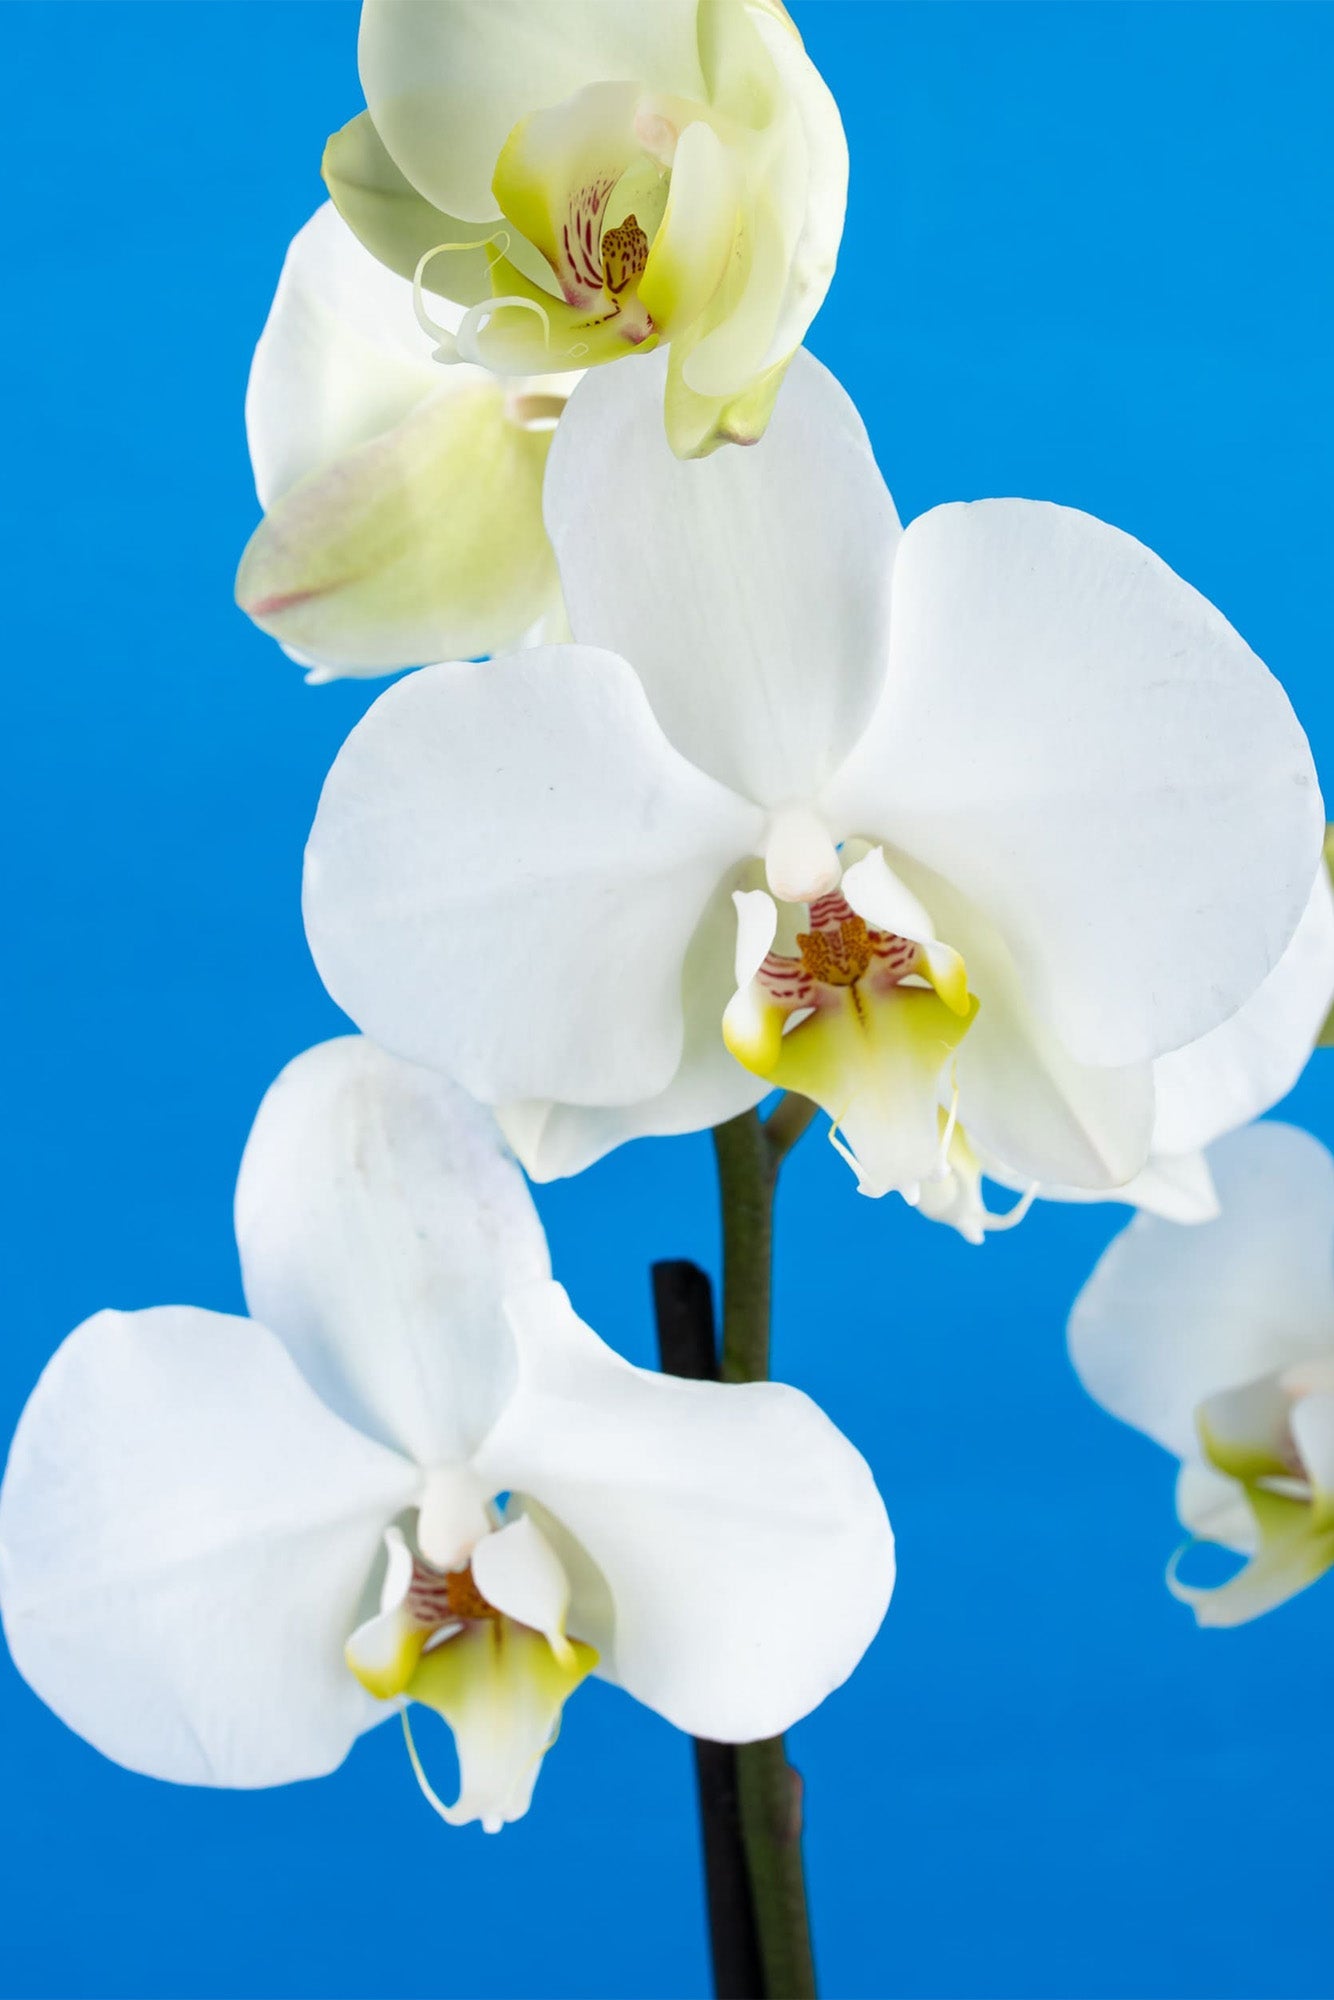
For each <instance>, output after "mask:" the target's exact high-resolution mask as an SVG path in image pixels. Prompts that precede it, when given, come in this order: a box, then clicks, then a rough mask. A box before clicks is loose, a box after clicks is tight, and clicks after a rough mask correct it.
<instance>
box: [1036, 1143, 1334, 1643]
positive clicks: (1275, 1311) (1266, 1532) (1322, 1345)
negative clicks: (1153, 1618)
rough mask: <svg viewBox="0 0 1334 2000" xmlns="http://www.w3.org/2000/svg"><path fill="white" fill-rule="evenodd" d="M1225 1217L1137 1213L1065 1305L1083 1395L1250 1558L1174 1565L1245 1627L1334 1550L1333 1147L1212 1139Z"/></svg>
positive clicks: (1187, 1504)
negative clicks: (1200, 1568) (1194, 1221)
mask: <svg viewBox="0 0 1334 2000" xmlns="http://www.w3.org/2000/svg"><path fill="white" fill-rule="evenodd" d="M1209 1160H1210V1165H1211V1167H1212V1170H1213V1174H1214V1177H1215V1180H1216V1182H1217V1185H1218V1194H1219V1201H1220V1204H1221V1211H1222V1212H1221V1215H1220V1216H1219V1219H1218V1220H1217V1221H1215V1222H1207V1223H1203V1224H1202V1225H1201V1226H1200V1227H1199V1228H1197V1229H1178V1228H1177V1227H1176V1226H1175V1225H1174V1224H1172V1223H1170V1222H1164V1221H1161V1220H1159V1218H1158V1217H1156V1216H1151V1215H1139V1216H1136V1218H1135V1220H1134V1221H1133V1222H1132V1223H1131V1224H1130V1226H1129V1228H1128V1229H1126V1230H1125V1231H1123V1233H1122V1234H1121V1235H1120V1236H1119V1237H1117V1239H1116V1240H1115V1242H1114V1243H1112V1245H1111V1246H1110V1248H1109V1249H1108V1250H1107V1251H1106V1252H1105V1253H1104V1254H1103V1257H1102V1259H1101V1261H1100V1262H1099V1264H1098V1266H1097V1269H1096V1270H1095V1271H1094V1273H1093V1276H1092V1277H1091V1278H1090V1279H1089V1281H1088V1284H1087V1285H1086V1286H1085V1287H1084V1290H1083V1291H1082V1292H1081V1294H1080V1296H1079V1299H1078V1301H1077V1303H1076V1305H1075V1309H1074V1312H1073V1313H1072V1315H1071V1319H1070V1356H1071V1359H1072V1360H1073V1362H1074V1365H1075V1369H1076V1371H1077V1372H1078V1375H1079V1378H1080V1380H1081V1381H1082V1383H1083V1384H1084V1387H1085V1388H1086V1389H1087V1390H1088V1392H1089V1394H1090V1395H1091V1396H1093V1397H1094V1398H1095V1399H1096V1400H1097V1401H1098V1402H1100V1403H1101V1404H1102V1405H1103V1406H1104V1407H1105V1408H1106V1409H1108V1410H1110V1411H1111V1412H1112V1414H1113V1416H1117V1417H1120V1418H1121V1419H1122V1420H1123V1421H1124V1422H1125V1423H1128V1424H1133V1425H1134V1426H1135V1427H1136V1429H1138V1430H1142V1431H1145V1432H1147V1434H1148V1435H1149V1436H1150V1437H1151V1438H1154V1439H1156V1441H1157V1442H1158V1443H1159V1444H1161V1445H1163V1446H1164V1447H1165V1448H1166V1450H1168V1451H1170V1452H1171V1453H1172V1454H1173V1455H1174V1456H1175V1457H1177V1458H1179V1459H1180V1460H1181V1473H1180V1476H1179V1478H1178V1481H1177V1512H1178V1513H1179V1514H1180V1516H1181V1521H1182V1524H1183V1525H1184V1526H1185V1528H1186V1529H1187V1530H1188V1531H1189V1533H1190V1534H1191V1535H1192V1536H1193V1537H1196V1538H1198V1539H1199V1540H1200V1541H1204V1542H1214V1543H1218V1544H1219V1545H1221V1546H1222V1547H1223V1548H1226V1549H1232V1550H1234V1551H1235V1552H1236V1553H1238V1554H1240V1555H1244V1556H1246V1557H1247V1558H1248V1560H1247V1562H1246V1564H1245V1566H1244V1567H1243V1568H1242V1569H1241V1570H1240V1571H1239V1572H1238V1573H1237V1574H1236V1575H1235V1576H1234V1577H1233V1578H1232V1579H1231V1580H1230V1581H1228V1582H1226V1583H1223V1584H1220V1585H1217V1586H1215V1587H1213V1588H1210V1589H1206V1588H1202V1587H1201V1586H1199V1585H1196V1584H1188V1583H1185V1582H1183V1581H1182V1580H1181V1578H1180V1576H1179V1575H1178V1573H1177V1571H1178V1564H1177V1561H1174V1562H1173V1564H1172V1566H1171V1568H1170V1569H1169V1572H1168V1581H1169V1583H1170V1585H1171V1587H1172V1589H1173V1591H1174V1592H1175V1594H1176V1595H1177V1596H1178V1597H1180V1598H1182V1599H1183V1600H1184V1601H1185V1602H1186V1603H1187V1604H1189V1605H1191V1606H1192V1607H1193V1609H1194V1612H1195V1616H1196V1618H1197V1619H1198V1620H1199V1622H1200V1624H1201V1625H1240V1624H1242V1623H1244V1622H1245V1621H1246V1620H1247V1619H1250V1618H1256V1617H1258V1616H1259V1615H1260V1614H1261V1613H1262V1612H1265V1611H1270V1610H1272V1609H1273V1608H1274V1606H1275V1605H1278V1604H1282V1603H1283V1602H1284V1600H1285V1599H1287V1598H1289V1597H1291V1596H1292V1595H1293V1594H1294V1593H1295V1592H1296V1591H1298V1590H1302V1589H1304V1588H1305V1586H1306V1585H1307V1584H1309V1583H1314V1582H1315V1580H1316V1579H1317V1577H1320V1576H1323V1574H1324V1573H1325V1571H1326V1570H1327V1569H1328V1568H1330V1566H1331V1564H1334V1160H1331V1158H1330V1156H1329V1154H1328V1153H1327V1152H1326V1150H1325V1148H1324V1147H1323V1146H1322V1145H1320V1144H1319V1143H1318V1141H1317V1140H1315V1139H1313V1138H1311V1137H1310V1136H1309V1134H1307V1133H1305V1132H1299V1131H1297V1130H1296V1129H1295V1128H1294V1127H1293V1126H1290V1125H1277V1124H1260V1125H1253V1126H1250V1127H1249V1128H1248V1129H1247V1130H1245V1131H1242V1132H1234V1133H1232V1134H1230V1135H1229V1136H1228V1137H1227V1138H1226V1139H1222V1140H1220V1141H1219V1143H1218V1144H1217V1145H1216V1146H1215V1147H1213V1148H1212V1150H1211V1152H1210V1155H1209Z"/></svg>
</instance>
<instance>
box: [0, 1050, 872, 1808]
mask: <svg viewBox="0 0 1334 2000" xmlns="http://www.w3.org/2000/svg"><path fill="white" fill-rule="evenodd" d="M236 1221H237V1238H238V1242H239V1245H240V1251H241V1264H242V1271H243V1275H244V1280H245V1291H246V1299H247V1303H248V1305H249V1308H250V1311H251V1314H252V1315H253V1316H252V1317H251V1318H249V1319H237V1318H230V1317H228V1316H226V1315H224V1314H221V1313H213V1312H205V1311H202V1310H199V1309H197V1308H194V1307H189V1306H166V1307H162V1308H159V1309H157V1310H155V1311H149V1312H131V1313H120V1312H103V1313H99V1314H97V1315H96V1317H94V1318H93V1319H91V1320H88V1321H86V1322H85V1324H84V1325H82V1326H81V1327H79V1328H78V1329H77V1331H76V1332H74V1333H72V1334H71V1335H70V1336H69V1338H68V1339H67V1340H66V1341H65V1342H64V1344H63V1346H62V1347H61V1348H60V1349H59V1350H58V1352H57V1353H56V1355H55V1357H54V1359H53V1360H52V1361H51V1363H50V1365H49V1366H48V1368H47V1369H46V1372H45V1373H44V1374H43V1376H42V1378H41V1380H40V1382H39V1383H38V1385H37V1388H36V1389H35V1390H34V1392H33V1395H32V1398H31V1400H30V1401H29V1403H28V1406H27V1408H26V1410H25V1412H24V1414H23V1416H22V1418H21V1420H20V1422H19V1426H18V1431H17V1434H16V1436H15V1439H14V1443H13V1447H12V1449H11V1452H10V1457H9V1465H8V1469H7V1471H6V1474H5V1479H4V1485H3V1488H2V1489H0V1611H2V1612H3V1619H4V1627H5V1632H6V1636H7V1638H8V1641H9V1646H10V1650H11V1652H12V1654H13V1657H14V1661H15V1664H16V1665H17V1667H18V1669H19V1671H20V1672H21V1673H22V1674H23V1675H24V1676H25V1678H26V1679H27V1680H28V1681H29V1682H30V1684H31V1685H32V1686H33V1688H35V1689H36V1691H37V1693H38V1694H39V1695H40V1696H41V1697H42V1699H43V1700H44V1701H46V1702H47V1703H48V1704H49V1705H50V1706H51V1707H52V1708H53V1709H54V1710H55V1711H56V1713H57V1714H58V1715H59V1716H61V1717H62V1719H63V1720H64V1721H65V1722H67V1723H68V1724H69V1726H70V1727H71V1728H73V1729H75V1730H77V1731H78V1732H79V1734H80V1735H82V1736H84V1737H86V1738H87V1739H88V1740H89V1742H91V1743H93V1744H94V1745H96V1747H97V1748H98V1749H99V1750H101V1751H103V1752H104V1753H105V1754H106V1755H107V1756H109V1757H112V1758H114V1759H115V1760H116V1761H117V1762H118V1763H121V1764H124V1765H128V1766H129V1767H130V1768H131V1769H132V1770H136V1771H142V1772H146V1773H147V1774H148V1775H150V1776H153V1777H158V1778H168V1779H174V1780H177V1781H179V1782H182V1783H190V1784H210V1785H232V1786H255V1785H272V1784H282V1783H286V1782H287V1781H289V1780H292V1779H296V1778H307V1777H314V1776H317V1775H319V1774H321V1773H324V1772H327V1771H330V1770H332V1769H333V1768H334V1767H335V1766H336V1765H338V1764H339V1763H340V1762H341V1761H342V1759H343V1758H344V1756H345V1755H346V1754H347V1751H348V1749H349V1748H350V1746H351V1744H352V1743H353V1741H354V1740H355V1739H356V1737H357V1736H359V1735H360V1734H361V1733H362V1732H363V1731H364V1730H366V1729H368V1728H370V1727H371V1726H372V1725H373V1724H375V1723H376V1722H378V1721H379V1720H381V1718H383V1717H384V1716H386V1715H388V1714H392V1713H394V1712H395V1711H396V1710H398V1709H400V1708H402V1707H403V1705H404V1703H405V1702H418V1703H421V1704H424V1705H425V1706H427V1707H430V1708H434V1709H435V1710H437V1711H438V1712H439V1713H440V1714H441V1715H443V1716H444V1717H445V1718H446V1720H447V1721H448V1722H449V1724H450V1726H451V1728H452V1729H453V1731H454V1736H455V1739H456V1742H457V1746H458V1752H459V1762H460V1772H461V1792H460V1797H459V1799H458V1801H457V1803H456V1804H454V1805H452V1806H446V1805H441V1804H440V1802H439V1801H435V1803H437V1805H438V1806H439V1809H440V1810H441V1811H442V1812H443V1814H444V1816H445V1817H446V1818H447V1819H450V1820H452V1821H455V1822H460V1823H461V1822H464V1821H470V1820H478V1819H480V1820H481V1822H482V1824H483V1825H484V1826H485V1827H487V1828H488V1829H494V1828H496V1827H499V1826H500V1825H501V1824H502V1823H504V1822H506V1821H508V1820H513V1819H516V1818H518V1817H519V1816H520V1815H521V1814H522V1813H523V1812H525V1811H526V1809H527V1806H528V1801H529V1797H530V1794H531V1792H532V1788H533V1782H534V1779H535V1777H536V1774H537V1770H538V1766H539V1765H540V1763H541V1760H542V1756H543V1753H544V1752H545V1750H546V1749H547V1748H548V1746H549V1743H550V1741H551V1739H552V1737H553V1734H554V1731H555V1728H556V1725H557V1722H558V1720H559V1716H560V1711H561V1705H562V1703H563V1702H564V1700H565V1699H566V1697H567V1696H568V1695H569V1693H570V1692H571V1690H572V1689H573V1688H575V1687H576V1686H577V1685H578V1683H579V1682H580V1681H581V1680H582V1679H583V1678H584V1677H585V1676H586V1675H587V1674H588V1673H589V1672H590V1671H591V1670H594V1669H595V1668H596V1671H597V1672H599V1673H600V1674H601V1675H602V1676H603V1677H604V1678H606V1679H608V1680H611V1681H614V1682H617V1683H619V1684H620V1686H622V1687H623V1688H625V1689H627V1690H628V1691H629V1692H630V1693H631V1694H633V1695H634V1696H635V1697H636V1698H637V1699H638V1700H640V1701H643V1702H646V1703H647V1704H648V1705H649V1706H650V1707H652V1708H654V1709H656V1710H657V1711H658V1713H659V1714H661V1715H664V1716H666V1717H667V1718H668V1719H669V1720H670V1721H672V1722H674V1723H675V1724H676V1725H677V1726H678V1727H680V1728H682V1729H686V1730H690V1731H692V1732H696V1733H699V1734H702V1735H705V1736H710V1737H715V1738H718V1739H721V1740H725V1741H742V1740H746V1739H749V1738H751V1737H763V1736H768V1735H771V1734H773V1733H775V1732H777V1731H779V1730H782V1729H783V1728H785V1727H786V1726H787V1725H788V1724H789V1723H791V1722H793V1721H795V1720H796V1719H797V1717H798V1716H800V1715H803V1714H805V1713H806V1712H807V1710H809V1709H811V1708H813V1707H814V1706H815V1705H816V1703H817V1702H819V1701H820V1700H822V1699H823V1697H824V1696H825V1695H827V1694H828V1693H829V1692H830V1691H831V1690H832V1689H833V1688H835V1687H836V1686H838V1685H839V1683H840V1682H841V1681H843V1680H844V1678H845V1677H846V1676H847V1675H848V1674H849V1673H850V1672H851V1670H852V1668H853V1667H854V1666H855V1664H856V1662H857V1660H858V1659H859V1658H860V1656H861V1654H862V1652H863V1651H864V1650H865V1648H866V1646H867V1645H868V1644H869V1643H870V1640H871V1638H872V1637H873V1635H874V1633H875V1631H876V1628H877V1627H878V1625H879V1623H880V1620H881V1617H882V1616H883V1613H884V1610H885V1607H886V1604H887V1603H888V1600H889V1594H890V1589H891V1586H892V1581H893V1541H892V1537H891V1535H890V1531H889V1524H888V1522H887V1520H886V1518H885V1512H884V1508H883V1506H882V1504H881V1502H880V1498H879V1496H878V1494H877V1493H876V1490H875V1487H874V1484H873V1483H872V1480H871V1475H870V1473H869V1471H868V1469H867V1467H866V1465H865V1463H864V1462H863V1460H862V1459H861V1457H860V1456H859V1455H858V1453H857V1452H856V1451H855V1450H854V1449H853V1447H852V1446H851V1445H850V1444H849V1443H848V1442H847V1440H846V1439H845V1438H844V1437H843V1436H842V1435H841V1434H840V1433H839V1432H838V1431H837V1430H835V1428H834V1427H833V1425H832V1424H831V1423H830V1422H829V1421H828V1419H827V1418H825V1417H824V1416H823V1415H822V1414H821V1413H820V1411H819V1410H817V1409H816V1407H815V1405H814V1404H813V1403H811V1402H810V1401H809V1400H808V1399H807V1398H806V1397H805V1396H803V1395H801V1394H800V1393H799V1392H798V1391H796V1390H794V1389H788V1388H784V1387H781V1386H779V1385H776V1384H767V1383H766V1384H756V1385H747V1386H738V1387H724V1386H722V1385H719V1384H714V1383H696V1382H682V1381H677V1380H674V1379H671V1378H669V1377H663V1376H657V1375H652V1374H648V1373H646V1372H644V1371H643V1370H641V1369H638V1368H633V1367H631V1366H630V1365H629V1364H628V1363H627V1362H624V1361H622V1360H621V1359H620V1358H619V1357H618V1356H617V1355H615V1354H613V1353H612V1352H611V1350H610V1349H609V1348H607V1347H605V1346H604V1345H603V1343H602V1342H601V1341H600V1340H599V1339H598V1338H597V1336H596V1335H595V1334H594V1333H592V1332H591V1331H590V1329H589V1328H588V1327H586V1326H584V1325H583V1324H582V1323H581V1322H580V1321H579V1320H578V1319H577V1318H576V1317H575V1314H574V1312H573V1311H572V1309H571V1307H570V1304H569V1301H568V1300H567V1298H566V1296H565V1293H564V1292H563V1291H562V1290H561V1288H560V1286H559V1285H556V1284H553V1283H552V1282H551V1280H550V1276H549V1270H548V1264H547V1253H546V1245H545V1242H544V1239H543V1236H542V1231H541V1228H540V1225H539V1223H538V1221H537V1218H536V1215H535V1214H534V1212H533V1208H532V1203H531V1200H530V1197H529V1195H528V1193H527V1190H526V1188H525V1186H524V1184H523V1179H522V1176H521V1175H520V1173H519V1171H518V1168H517V1167H516V1166H515V1164H514V1162H513V1161H512V1159H510V1158H509V1156H508V1155H507V1154H506V1153H505V1152H504V1150H503V1148H502V1146H501V1143H500V1139H499V1135H498V1134H497V1133H496V1131H495V1128H494V1124H493V1121H492V1120H490V1119H489V1118H488V1117H487V1116H486V1115H485V1114H484V1113H482V1112H481V1111H479V1110H478V1109H477V1107H475V1106H472V1105H470V1104H469V1103H467V1101H466V1100H465V1099H464V1098H463V1097H462V1095H461V1093H459V1092H458V1091H456V1090H455V1089H454V1088H453V1087H452V1086H450V1085H448V1084H446V1083H445V1082H444V1081H443V1080H442V1079H439V1078H434V1077H431V1076H429V1075H428V1074H426V1073H424V1072H422V1071H419V1070H414V1069H412V1068H411V1067H409V1066H408V1065H406V1064H402V1063H399V1062H397V1061H395V1060H394V1059H393V1058H392V1057H389V1056H385V1055H383V1054H382V1053H381V1052H379V1051H378V1050H376V1049H375V1048H374V1047H372V1046H371V1045H370V1044H368V1043H365V1042H362V1041H360V1040H357V1039H348V1040H342V1041H335V1042H329V1043H326V1044H324V1045H323V1046H321V1047H319V1048H316V1049H312V1050H310V1051H309V1052H308V1053H307V1054H305V1055H304V1056H301V1057H300V1058H298V1060H297V1061H296V1062H294V1063H293V1064H292V1065H291V1066H290V1067H289V1068H288V1069H287V1070H286V1071H284V1073H283V1075H282V1076H281V1077H280V1078H279V1079H278V1081H277V1083H276V1084H274V1086H273V1088H272V1089H271V1090H270V1092H269V1094H268V1096H267V1097H266V1099H265V1101H264V1104H263V1106H262V1107H261V1109H260V1113H259V1116H258V1119H257V1121H256V1124H255V1127H254V1130H253V1132H252V1133H251V1137H250V1141H249V1145H248V1146H247V1149H246V1154H245V1159H244V1162H243V1165H242V1169H241V1176H240V1182H239V1185H238V1189H237V1202H236ZM502 1497H504V1501H505V1504H504V1505H503V1508H502V1506H501V1505H500V1499H501V1498H502ZM410 1740H411V1739H410ZM414 1760H415V1752H414ZM418 1769H420V1767H419V1766H418Z"/></svg>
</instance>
